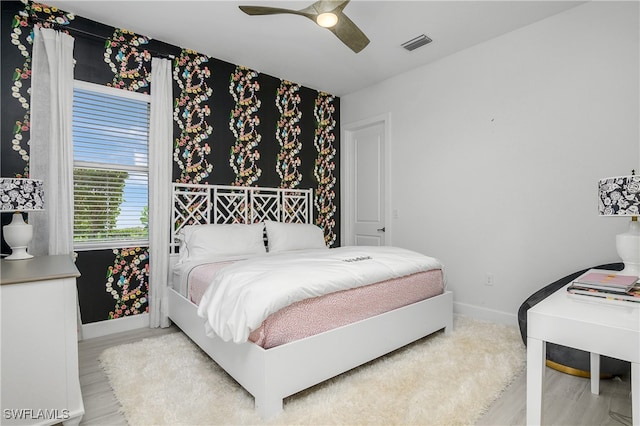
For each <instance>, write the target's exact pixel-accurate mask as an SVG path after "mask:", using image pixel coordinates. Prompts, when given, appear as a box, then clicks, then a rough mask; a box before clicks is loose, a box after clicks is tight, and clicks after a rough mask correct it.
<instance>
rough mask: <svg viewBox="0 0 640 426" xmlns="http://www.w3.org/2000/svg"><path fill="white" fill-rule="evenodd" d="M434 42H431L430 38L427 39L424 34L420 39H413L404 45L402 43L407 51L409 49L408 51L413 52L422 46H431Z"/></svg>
mask: <svg viewBox="0 0 640 426" xmlns="http://www.w3.org/2000/svg"><path fill="white" fill-rule="evenodd" d="M432 41H433V40H431V39H430V38H429V37H427V36H426V35H424V34H420V35H419V36H418V37H416V38H413V39H411V40H409V41H405V42H404V43H402V45H401V46H402V47H404V48H405V49H407V50H408V51H412V50H415V49H417V48H418V47H420V46H424V45H425V44H429V43H431V42H432Z"/></svg>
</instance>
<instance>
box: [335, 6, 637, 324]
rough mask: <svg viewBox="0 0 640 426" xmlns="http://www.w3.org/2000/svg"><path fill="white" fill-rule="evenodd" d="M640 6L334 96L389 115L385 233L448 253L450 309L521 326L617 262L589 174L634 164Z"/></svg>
mask: <svg viewBox="0 0 640 426" xmlns="http://www.w3.org/2000/svg"><path fill="white" fill-rule="evenodd" d="M638 9H639V8H638V3H637V2H590V3H587V4H584V5H581V6H578V7H576V8H573V9H570V10H568V11H566V12H563V13H561V14H559V15H556V16H553V17H550V18H548V19H545V20H543V21H540V22H537V23H535V24H532V25H529V26H527V27H524V28H522V29H519V30H517V31H514V32H511V33H508V34H506V35H503V36H501V37H499V38H496V39H493V40H490V41H488V42H485V43H482V44H479V45H476V46H474V47H471V48H469V49H466V50H464V51H461V52H458V53H457V54H455V55H452V56H449V57H447V58H445V59H442V60H440V61H438V62H435V63H433V64H430V65H427V66H424V67H422V68H419V69H416V70H413V71H410V72H408V73H404V74H402V75H398V76H396V77H394V78H392V79H389V80H387V81H385V82H382V83H380V84H378V85H375V86H372V87H369V88H367V89H364V90H361V91H359V92H355V93H352V94H349V95H346V96H343V97H341V114H342V116H341V120H342V125H343V126H347V125H348V124H349V123H354V122H357V121H360V120H363V119H366V118H368V117H373V116H379V115H381V114H385V113H390V116H391V131H390V135H391V141H390V143H391V155H392V159H391V163H392V170H391V188H392V191H391V192H392V201H391V203H392V208H393V209H398V210H399V213H400V215H399V217H398V218H397V219H391V220H392V222H391V223H390V226H392V227H393V241H392V243H393V245H397V246H401V247H406V248H410V249H414V250H417V251H419V252H422V253H425V254H429V255H432V256H435V257H438V258H439V259H441V260H442V262H443V263H444V264H445V266H446V271H447V275H448V285H449V288H450V289H452V290H453V291H454V298H455V301H456V310H457V311H459V312H465V313H468V314H471V315H474V316H479V317H485V318H492V319H495V320H502V321H508V322H515V320H516V318H515V315H516V313H517V310H518V308H519V306H520V304H521V303H522V302H523V301H524V300H525V299H526V298H527V297H528V296H529V295H530V294H531V293H533V292H534V291H536V290H538V289H539V288H541V287H543V286H545V285H546V284H548V283H551V282H552V281H555V280H556V279H559V278H561V277H563V276H565V275H568V274H569V273H571V272H574V271H577V270H579V269H581V268H586V267H590V266H593V265H596V264H600V263H607V262H617V261H619V259H618V257H617V254H616V251H615V241H614V240H615V234H616V233H619V232H622V231H624V230H625V229H626V228H627V226H628V219H624V218H604V217H599V216H598V214H597V181H598V179H599V178H601V177H607V176H615V175H624V174H630V172H631V169H632V168H635V169H636V170H637V171H638V169H639V167H638V166H639V164H640V161H639V160H640V131H639V114H640V109H639V90H640V88H639V83H638V80H639V76H640V73H639V71H640V70H639V65H638V63H639V48H640V46H639V34H640V31H639V18H638V16H639V10H638ZM427 30H428V29H427ZM435 42H437V40H436V41H435ZM428 48H429V46H426V47H423V48H422V49H428ZM343 140H344V137H343ZM487 273H492V274H494V276H495V278H494V284H493V286H486V285H485V284H484V282H485V276H486V274H487Z"/></svg>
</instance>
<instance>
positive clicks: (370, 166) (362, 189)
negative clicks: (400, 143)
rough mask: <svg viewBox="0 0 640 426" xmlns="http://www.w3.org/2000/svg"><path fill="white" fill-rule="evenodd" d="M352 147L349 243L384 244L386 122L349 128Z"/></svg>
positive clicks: (348, 135) (348, 137)
mask: <svg viewBox="0 0 640 426" xmlns="http://www.w3.org/2000/svg"><path fill="white" fill-rule="evenodd" d="M346 136H347V143H348V149H349V156H348V157H349V161H348V165H347V167H348V174H349V179H348V180H349V185H348V187H347V188H346V189H347V194H346V195H347V200H345V201H347V202H349V204H350V205H349V209H348V210H349V215H348V216H349V217H348V220H349V223H348V224H347V226H346V228H345V229H346V230H348V233H349V234H350V235H347V241H348V243H349V244H353V245H357V246H363V245H366V246H382V245H385V231H386V223H385V210H386V207H385V206H386V204H385V203H386V200H385V122H384V121H376V122H373V123H369V124H366V125H364V126H361V127H358V128H354V129H353V130H349V129H347V130H346Z"/></svg>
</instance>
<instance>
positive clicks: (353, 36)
mask: <svg viewBox="0 0 640 426" xmlns="http://www.w3.org/2000/svg"><path fill="white" fill-rule="evenodd" d="M327 29H328V30H329V31H331V32H332V33H334V34H335V35H336V37H338V38H339V39H340V40H341V41H342V42H343V43H344V44H346V45H347V47H349V48H350V49H351V50H353V51H354V52H355V53H358V52H360V51H361V50H362V49H364V48H365V47H367V45H368V44H369V38H368V37H367V36H366V35H365V34H364V33H363V32H362V30H360V28H358V26H357V25H356V24H354V23H353V21H352V20H351V19H349V17H348V16H347V15H345V14H344V13H340V14H339V15H338V23H337V24H336V25H335V26H334V27H331V28H327Z"/></svg>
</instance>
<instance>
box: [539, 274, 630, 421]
mask: <svg viewBox="0 0 640 426" xmlns="http://www.w3.org/2000/svg"><path fill="white" fill-rule="evenodd" d="M566 287H567V286H565V287H562V288H561V289H560V290H558V291H556V292H555V293H553V294H551V295H550V296H549V297H547V298H546V299H544V300H542V301H541V302H540V303H538V304H537V305H535V306H533V307H532V308H530V309H529V310H528V312H527V424H529V425H540V424H542V423H541V422H542V388H543V381H544V370H545V353H546V350H545V344H546V342H552V343H556V344H559V345H563V346H569V347H572V348H576V349H581V350H584V351H587V352H590V353H591V392H592V393H594V394H598V393H599V377H600V374H599V371H600V355H607V356H610V357H613V358H618V359H621V360H625V361H630V362H631V398H632V404H631V407H632V408H631V409H632V416H633V424H634V425H635V426H639V425H640V303H634V302H629V303H624V302H618V303H610V302H607V301H606V300H599V299H597V298H595V297H594V298H590V297H589V296H584V297H582V298H578V297H575V296H574V297H570V296H569V295H568V294H567V290H566Z"/></svg>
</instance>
